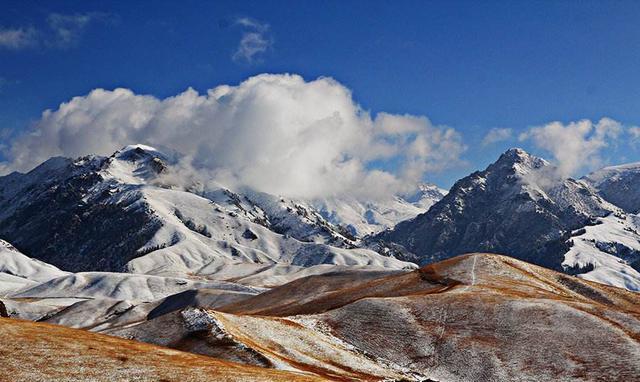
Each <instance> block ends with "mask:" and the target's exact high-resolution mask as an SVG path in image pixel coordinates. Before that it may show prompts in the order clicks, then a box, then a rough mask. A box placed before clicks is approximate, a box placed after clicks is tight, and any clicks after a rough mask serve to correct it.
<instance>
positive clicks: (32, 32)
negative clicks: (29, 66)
mask: <svg viewBox="0 0 640 382" xmlns="http://www.w3.org/2000/svg"><path fill="white" fill-rule="evenodd" d="M111 19H112V16H110V15H108V14H106V13H100V12H89V13H76V14H62V13H51V14H49V15H48V16H47V19H46V23H45V25H43V26H42V27H40V28H35V27H33V26H29V27H17V28H3V27H1V26H0V49H2V48H4V49H11V50H21V49H28V48H33V47H37V46H46V47H50V48H69V47H71V46H74V45H76V44H77V43H78V42H79V41H80V39H81V38H82V34H83V33H84V32H85V31H86V29H87V28H88V27H89V25H90V24H92V23H98V22H101V23H104V22H107V21H109V20H111Z"/></svg>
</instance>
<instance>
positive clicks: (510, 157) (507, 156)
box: [492, 147, 550, 173]
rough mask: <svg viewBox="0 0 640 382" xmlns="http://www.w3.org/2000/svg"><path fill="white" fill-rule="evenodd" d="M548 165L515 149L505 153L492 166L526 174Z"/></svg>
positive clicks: (519, 149)
mask: <svg viewBox="0 0 640 382" xmlns="http://www.w3.org/2000/svg"><path fill="white" fill-rule="evenodd" d="M549 165H550V163H549V162H547V161H546V160H544V159H542V158H539V157H536V156H534V155H531V154H529V153H528V152H526V151H524V150H523V149H521V148H517V147H516V148H511V149H509V150H507V151H505V152H504V153H503V154H502V155H500V158H498V160H497V161H496V162H495V163H494V164H493V165H492V166H497V167H501V168H504V167H507V168H513V169H515V170H516V171H517V172H520V173H528V172H530V171H531V170H537V169H540V168H542V167H546V166H549Z"/></svg>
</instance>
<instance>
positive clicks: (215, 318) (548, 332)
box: [0, 254, 640, 382]
mask: <svg viewBox="0 0 640 382" xmlns="http://www.w3.org/2000/svg"><path fill="white" fill-rule="evenodd" d="M639 296H640V295H639V294H637V293H633V292H629V291H626V290H624V289H618V288H614V287H608V286H605V285H602V284H598V283H592V282H589V281H585V280H582V279H579V278H576V277H573V276H568V275H565V274H562V273H558V272H554V271H551V270H548V269H545V268H541V267H537V266H534V265H530V264H527V263H524V262H522V261H518V260H515V259H512V258H509V257H505V256H497V255H489V254H470V255H465V256H460V257H456V258H453V259H449V260H446V261H443V262H439V263H436V264H431V265H428V266H426V267H423V268H421V269H420V270H412V271H409V270H404V271H386V272H370V271H369V272H366V271H356V270H350V271H343V272H332V273H327V274H323V275H316V276H310V277H305V278H300V279H297V280H295V281H293V282H291V283H288V284H285V285H282V286H280V287H277V288H274V289H272V290H269V291H266V292H263V293H260V294H257V295H250V294H248V295H246V296H242V297H238V296H236V297H234V298H232V299H228V300H227V301H226V302H224V301H223V299H221V298H220V297H219V295H218V294H215V293H213V294H212V293H210V292H205V291H203V290H200V291H196V292H182V293H180V294H177V295H174V296H170V297H168V298H165V299H163V300H162V301H161V302H159V303H156V304H154V305H153V307H151V305H149V306H145V307H144V309H143V307H137V308H130V309H127V307H126V306H123V305H113V307H111V308H109V309H111V311H112V313H114V312H121V313H119V316H118V315H117V314H116V316H118V317H121V318H120V319H112V320H111V321H105V320H104V319H101V320H98V321H96V322H89V321H86V322H84V323H80V322H78V321H73V320H72V318H73V312H76V313H77V314H78V315H80V313H82V312H84V313H85V314H86V313H87V312H89V311H91V309H93V308H95V306H94V305H92V302H85V303H83V304H76V305H74V306H72V307H71V308H70V309H67V310H66V311H61V312H59V313H58V314H56V315H54V316H52V317H50V318H48V319H47V320H46V322H55V323H60V324H64V325H69V326H76V327H84V328H86V329H91V330H93V331H98V332H101V333H107V334H110V335H112V336H120V337H124V338H128V339H135V340H138V341H142V342H149V343H151V344H155V345H160V346H167V347H171V348H173V349H175V350H181V351H188V352H192V353H197V354H202V355H206V356H209V357H210V358H209V359H215V361H216V362H223V363H228V362H233V365H236V367H238V368H240V370H242V368H243V367H246V368H251V367H256V366H259V367H262V368H265V369H280V370H286V371H290V372H294V373H297V374H292V376H291V378H292V380H293V378H294V377H295V376H297V375H301V373H302V375H306V376H309V377H317V378H326V379H328V380H345V381H347V380H348V381H360V380H407V381H423V382H424V381H454V382H457V381H460V382H463V381H538V380H554V381H575V380H598V381H621V380H625V381H626V380H635V378H636V376H637V375H638V373H640V369H639V367H640V365H639V364H638V363H637V362H633V360H635V359H637V358H638V356H639V355H640V345H639V343H638V341H637V335H638V333H639V332H640V310H638V309H639V308H638V307H639V306H640V301H639V298H640V297H639ZM98 308H99V309H98V311H99V312H100V313H101V314H102V315H103V316H106V314H105V311H104V307H102V306H100V307H98ZM136 309H137V310H136ZM145 313H146V314H145ZM105 322H106V323H105ZM80 324H84V325H87V326H81V325H80ZM3 325H5V326H3ZM6 325H8V324H7V323H6V321H4V322H3V321H1V320H0V334H2V335H3V336H5V337H3V338H6V334H5V333H15V331H16V330H18V329H17V328H9V327H7V326H6ZM15 325H18V324H15ZM20 325H23V326H26V327H29V328H31V327H30V326H28V325H27V324H26V323H23V324H20ZM26 327H25V329H24V330H26ZM33 328H34V329H35V328H36V326H33ZM37 328H42V327H41V326H37ZM20 330H23V329H20ZM29 330H32V329H29ZM20 333H27V332H26V331H22V332H20ZM66 335H71V332H68V331H67V330H65V329H62V328H54V329H51V330H50V331H48V335H46V336H43V335H39V336H34V337H37V338H40V339H39V340H38V344H39V345H38V346H37V351H38V352H41V350H40V349H42V347H43V346H45V344H44V343H42V342H43V341H44V339H45V338H46V339H47V340H48V341H51V342H49V343H48V344H47V345H46V346H47V349H49V351H50V352H53V354H58V353H59V352H63V353H64V352H65V351H67V350H66V349H67V348H68V347H69V346H70V345H69V344H68V342H73V341H68V337H65V336H66ZM57 336H61V338H65V340H60V341H59V342H57V341H56V338H57ZM75 337H76V338H78V339H80V341H84V340H85V339H88V338H89V337H90V335H89V334H88V333H87V334H76V335H75ZM8 338H10V340H13V339H14V337H8ZM25 338H26V341H24V342H22V343H21V344H22V345H24V344H27V345H29V346H31V344H32V343H33V342H34V341H33V338H32V336H27V337H25ZM92 338H94V339H93V341H97V342H93V343H95V344H97V349H98V350H100V349H102V347H101V346H102V344H103V343H104V342H105V341H109V342H112V343H120V342H118V340H117V339H112V340H107V339H106V338H105V337H92ZM100 338H101V339H102V340H98V339H100ZM129 344H130V345H129V346H127V347H121V348H120V350H119V353H118V354H119V355H120V356H121V357H124V358H127V357H129V355H128V353H127V351H129V350H130V348H131V347H136V346H137V347H139V348H143V347H144V346H142V345H135V344H136V343H135V342H130V343H129ZM11 346H13V345H11ZM22 348H24V346H23V347H22ZM154 349H155V350H153V351H154V352H156V353H160V354H166V353H167V352H171V350H169V349H164V350H159V348H154ZM95 350H96V347H95V346H93V351H94V353H92V356H93V357H98V358H100V357H101V356H100V355H98V354H96V352H95ZM38 354H40V353H38ZM64 354H66V353H64ZM169 354H175V353H169ZM25 356H26V354H25V353H24V351H17V350H16V351H14V352H12V353H11V356H10V357H9V358H8V359H9V360H11V362H14V363H15V361H14V360H15V359H16V358H17V357H25ZM103 356H104V357H107V358H106V359H105V361H107V362H105V366H104V367H106V365H109V364H110V363H109V362H110V358H108V356H107V355H106V354H105V355H103ZM175 356H176V357H178V354H175ZM5 359H6V358H5ZM133 359H134V360H135V359H137V358H136V357H133ZM2 362H3V361H2V360H1V359H0V364H1V363H2ZM4 362H5V363H6V361H4ZM123 362H124V361H123ZM238 364H242V365H238ZM166 366H167V367H169V366H170V364H167V365H166ZM121 367H123V368H124V369H125V370H126V367H127V363H126V362H124V364H123V365H121ZM192 367H193V366H192ZM23 372H24V371H23ZM74 372H77V371H75V370H74ZM89 372H91V371H86V373H89ZM198 375H199V374H197V371H194V372H193V374H191V376H192V378H194V379H196V380H198V378H199V377H198ZM230 376H232V374H230ZM256 376H259V374H256Z"/></svg>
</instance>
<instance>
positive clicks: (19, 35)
mask: <svg viewBox="0 0 640 382" xmlns="http://www.w3.org/2000/svg"><path fill="white" fill-rule="evenodd" d="M37 36H38V33H37V32H36V30H35V29H34V28H31V27H29V28H17V29H2V28H0V48H6V49H15V50H17V49H22V48H27V47H30V46H33V45H35V44H36V43H37Z"/></svg>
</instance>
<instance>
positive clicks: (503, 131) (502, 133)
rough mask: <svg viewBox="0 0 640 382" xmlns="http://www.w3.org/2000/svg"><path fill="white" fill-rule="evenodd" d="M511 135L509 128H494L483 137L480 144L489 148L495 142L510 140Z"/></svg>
mask: <svg viewBox="0 0 640 382" xmlns="http://www.w3.org/2000/svg"><path fill="white" fill-rule="evenodd" d="M512 135H513V131H512V130H511V129H509V128H499V127H494V128H493V129H491V130H489V132H488V133H487V135H485V136H484V138H483V139H482V142H481V144H482V146H489V145H491V144H494V143H497V142H502V141H506V140H509V139H511V136H512Z"/></svg>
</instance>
